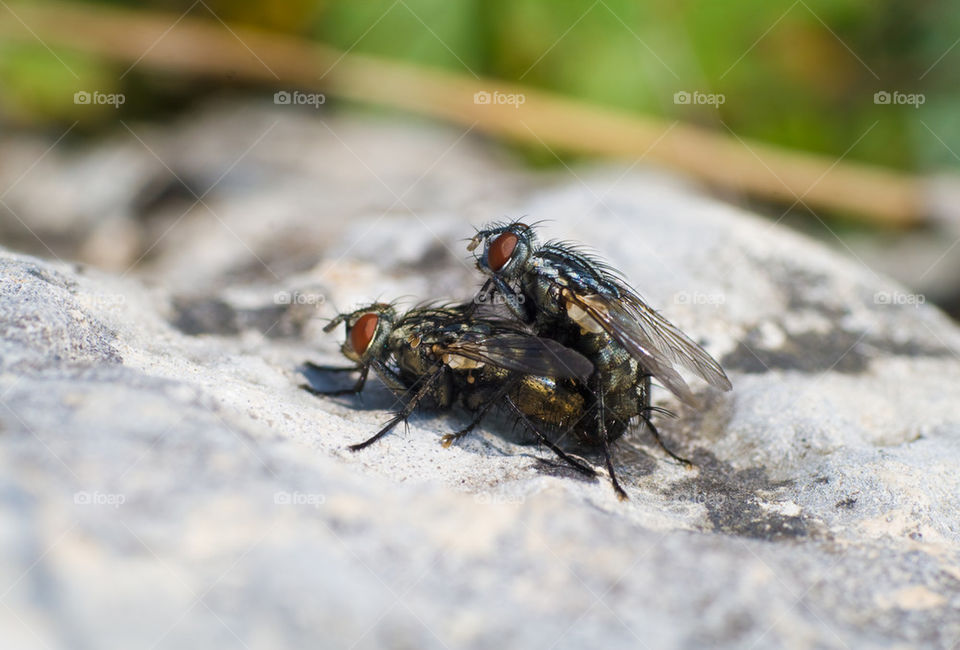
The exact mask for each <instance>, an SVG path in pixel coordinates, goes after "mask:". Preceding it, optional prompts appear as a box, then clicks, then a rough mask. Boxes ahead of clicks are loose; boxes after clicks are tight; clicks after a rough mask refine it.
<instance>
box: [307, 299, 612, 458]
mask: <svg viewBox="0 0 960 650" xmlns="http://www.w3.org/2000/svg"><path fill="white" fill-rule="evenodd" d="M472 310H473V306H472V305H469V306H468V305H460V306H454V307H428V308H419V309H412V310H410V311H408V312H406V313H405V314H403V315H398V314H397V312H396V310H395V309H394V307H393V306H392V305H389V304H384V303H375V304H372V305H370V306H368V307H364V308H362V309H358V310H356V311H354V312H351V313H348V314H339V315H338V316H336V317H335V318H334V319H333V320H332V321H331V322H330V323H329V324H327V326H326V327H324V331H327V332H329V331H331V330H333V329H334V328H335V327H336V326H337V325H339V324H340V323H345V325H346V340H345V342H344V343H343V346H342V347H341V352H342V353H343V354H344V356H346V357H347V358H348V359H350V360H351V361H353V362H354V363H355V364H356V365H355V366H350V367H331V366H317V365H314V364H312V363H309V362H307V363H306V364H305V365H306V366H307V367H308V368H311V369H313V370H317V371H321V372H347V371H357V372H359V373H360V376H359V378H358V379H357V382H356V383H355V384H354V386H353V387H352V388H347V389H343V390H335V391H319V390H316V389H314V388H312V387H310V386H308V385H302V386H301V387H302V388H304V389H305V390H307V391H309V392H311V393H313V394H315V395H344V394H356V393H359V392H360V391H362V390H363V387H364V385H365V383H366V380H367V376H368V374H369V372H370V369H371V368H372V369H373V371H374V372H375V373H376V374H377V376H378V377H380V379H381V380H382V381H383V382H384V383H385V384H386V385H387V387H388V388H390V389H391V390H392V391H393V392H394V393H395V394H397V395H398V396H399V397H401V399H403V400H404V404H403V406H402V407H401V408H400V409H398V410H397V411H396V412H395V413H394V416H393V417H392V418H391V419H390V421H389V422H387V424H386V425H384V427H383V428H381V429H380V430H379V431H378V432H377V433H376V434H374V435H373V436H371V437H370V438H368V439H367V440H364V441H363V442H359V443H357V444H354V445H351V446H350V449H351V450H353V451H357V450H360V449H363V448H364V447H367V446H368V445H370V444H372V443H374V442H376V441H377V440H379V439H380V438H382V437H383V436H384V435H386V434H387V433H389V432H390V430H391V429H393V428H394V427H395V426H396V425H397V424H399V423H400V422H405V421H406V420H407V418H408V417H409V416H410V415H411V414H412V413H413V411H414V409H415V408H417V406H420V405H423V406H430V407H433V408H439V409H445V408H449V407H451V406H453V405H455V404H459V405H461V406H463V407H464V408H465V409H466V410H468V411H469V412H470V413H471V414H472V420H471V422H470V424H469V425H468V426H467V427H466V428H464V429H462V430H460V431H457V432H456V433H452V434H447V435H445V436H443V438H442V439H441V442H442V443H443V446H444V447H449V446H450V444H451V443H452V442H453V441H454V440H456V439H458V438H460V437H462V436H464V435H466V434H467V433H469V432H470V431H472V430H473V429H474V428H475V427H476V426H477V425H478V424H479V423H480V421H481V420H482V419H483V417H484V415H486V414H487V412H488V411H489V410H490V409H491V407H493V406H501V407H503V408H505V410H506V411H507V412H509V413H511V414H513V415H515V416H517V417H518V418H519V419H520V420H521V421H523V422H524V423H525V424H526V425H527V427H528V428H529V429H530V430H531V432H532V433H533V434H534V436H536V438H537V440H539V441H540V442H541V443H543V444H545V445H546V446H548V447H549V448H550V449H551V450H553V451H554V453H556V454H557V455H558V456H559V457H560V458H561V459H563V460H564V461H566V462H567V463H569V464H570V465H571V466H573V467H574V468H575V469H577V470H578V471H580V472H581V473H583V474H586V475H588V476H594V475H595V473H594V471H593V470H592V469H591V468H590V467H589V466H587V465H585V464H584V463H582V462H581V461H579V460H577V459H575V458H573V457H571V456H569V455H568V454H566V453H565V452H564V451H563V450H561V449H560V448H559V447H558V446H557V445H556V444H555V443H554V442H553V441H552V440H551V439H550V438H549V437H548V436H547V435H545V434H544V433H543V432H542V431H541V428H544V429H551V430H557V429H561V428H567V427H570V426H572V425H573V424H574V423H575V422H576V421H577V420H580V419H581V418H582V417H583V415H584V413H585V409H584V406H585V400H584V396H583V395H584V391H583V389H582V386H583V383H584V382H585V381H586V378H587V377H589V376H590V375H591V373H592V372H593V365H592V364H591V363H590V361H588V360H587V359H586V358H585V357H584V356H583V355H581V354H580V353H578V352H575V351H574V350H571V349H569V348H566V347H564V346H563V345H561V344H559V343H557V342H556V341H553V340H550V339H543V338H539V337H537V336H533V335H532V334H529V333H528V332H525V331H524V330H521V329H519V328H517V327H516V326H513V325H512V324H510V323H508V322H503V321H497V320H492V319H486V318H481V317H477V316H474V315H472V314H471V312H472Z"/></svg>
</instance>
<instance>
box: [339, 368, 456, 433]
mask: <svg viewBox="0 0 960 650" xmlns="http://www.w3.org/2000/svg"><path fill="white" fill-rule="evenodd" d="M442 376H443V369H442V368H441V369H440V370H437V371H436V372H434V373H433V374H432V375H430V376H429V377H427V379H426V381H424V382H423V384H421V386H420V388H419V389H418V390H417V392H416V394H414V396H413V397H411V398H410V400H409V401H407V403H406V404H404V405H403V408H402V409H400V410H399V411H397V412H396V413H395V414H394V416H393V417H392V418H390V421H389V422H387V423H386V424H385V425H384V426H383V428H382V429H380V430H379V431H377V432H376V433H375V434H373V436H371V437H370V438H367V439H366V440H364V441H363V442H358V443H356V444H353V445H350V446H349V447H348V449H349V450H350V451H360V450H361V449H363V448H364V447H369V446H370V445H372V444H373V443H375V442H376V441H377V440H379V439H380V438H382V437H384V436H385V435H387V434H388V433H390V431H391V430H392V429H393V427H395V426H397V425H398V424H400V423H401V422H405V421H406V420H407V418H409V417H410V415H411V414H412V413H413V411H414V409H416V408H417V404H419V403H420V402H421V401H423V399H424V398H425V397H426V396H427V395H429V394H430V390H431V388H433V385H434V384H435V383H436V382H437V380H438V379H439V378H440V377H442Z"/></svg>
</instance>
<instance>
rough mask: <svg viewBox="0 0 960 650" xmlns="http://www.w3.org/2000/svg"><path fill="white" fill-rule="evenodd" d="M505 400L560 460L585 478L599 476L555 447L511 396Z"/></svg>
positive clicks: (590, 468)
mask: <svg viewBox="0 0 960 650" xmlns="http://www.w3.org/2000/svg"><path fill="white" fill-rule="evenodd" d="M504 399H505V400H506V402H507V404H508V405H509V406H510V408H512V409H513V410H514V412H515V413H516V414H517V415H519V416H520V419H521V420H523V422H524V424H526V425H527V428H528V429H530V431H532V432H533V435H534V436H536V438H537V440H538V441H540V442H541V443H543V444H544V445H546V446H547V447H549V448H550V451H552V452H553V453H555V454H556V455H557V457H559V458H560V460H562V461H564V462H565V463H567V464H568V465H570V466H571V467H573V468H574V469H575V470H577V471H578V472H580V473H581V474H583V475H584V476H589V477H594V476H596V475H597V473H596V472H595V471H593V468H592V467H588V466H587V465H584V464H583V463H581V462H580V461H579V460H577V459H576V458H574V457H573V456H571V455H569V454H567V453H566V452H565V451H563V450H562V449H560V447H558V446H557V445H555V444H554V443H553V441H552V440H550V438H548V437H546V436H545V435H543V433H541V432H540V430H539V429H537V427H535V426H533V424H532V423H531V422H530V421H529V420H528V419H527V416H526V415H524V413H523V411H521V410H520V407H518V406H517V405H516V404H515V403H514V401H513V400H512V399H510V396H509V395H507V396H505V397H504Z"/></svg>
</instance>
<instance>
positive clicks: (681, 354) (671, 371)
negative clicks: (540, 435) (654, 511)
mask: <svg viewBox="0 0 960 650" xmlns="http://www.w3.org/2000/svg"><path fill="white" fill-rule="evenodd" d="M481 244H483V247H482V248H480V250H479V252H477V253H474V254H475V256H476V257H477V267H478V268H479V269H480V270H481V271H482V272H483V273H484V274H486V275H487V281H486V283H485V284H484V285H483V288H482V289H481V291H480V295H479V296H478V298H477V302H482V301H485V300H487V299H488V296H489V294H490V293H491V292H495V293H499V294H501V295H502V296H504V300H503V302H504V304H506V305H507V307H508V308H509V309H510V311H511V312H513V314H514V315H515V316H516V317H517V318H519V319H520V320H521V321H522V322H523V323H525V324H527V325H530V326H532V328H533V331H534V333H535V334H537V335H538V336H542V337H545V338H551V339H554V340H555V341H557V342H558V343H561V344H562V345H564V346H568V347H570V348H572V349H574V350H576V351H578V352H580V353H581V354H583V355H584V356H585V357H586V358H587V359H589V360H590V362H591V363H592V364H593V366H594V372H593V374H592V375H591V377H590V378H589V380H588V386H589V388H590V395H591V396H592V400H593V403H592V404H591V407H593V408H594V409H595V411H596V415H595V418H594V422H593V424H592V426H591V427H590V430H589V432H588V436H587V437H588V438H590V439H591V441H592V442H593V443H595V444H599V445H600V446H601V447H602V449H603V453H604V458H605V460H606V465H607V471H608V473H609V474H610V479H611V481H612V482H613V485H614V489H615V490H616V491H617V494H618V495H619V496H620V497H621V498H626V493H625V492H624V491H623V488H622V487H620V484H619V482H618V481H617V478H616V475H615V473H614V470H613V463H612V461H611V458H610V443H611V442H613V441H614V440H616V439H618V438H619V437H620V436H622V435H623V434H624V433H625V432H626V430H627V428H628V426H629V423H630V422H631V420H633V419H634V418H639V419H640V420H641V421H642V422H643V423H644V424H645V425H646V426H647V427H648V428H649V430H650V432H651V433H652V434H653V436H654V439H655V440H656V441H657V443H658V444H659V445H660V446H661V447H662V448H663V449H664V451H666V452H667V453H668V454H669V455H670V456H672V457H673V458H675V459H677V460H679V461H681V462H684V463H687V464H689V461H687V460H686V459H684V458H681V457H680V456H678V455H677V454H675V453H673V452H672V451H671V450H670V449H668V448H667V447H666V445H664V443H663V440H662V439H661V438H660V435H659V432H658V431H657V429H656V427H655V426H654V425H653V423H652V422H651V420H650V417H651V415H652V414H653V413H654V412H657V411H662V409H658V408H657V407H655V406H651V400H650V388H651V380H652V379H653V378H656V379H657V380H659V381H660V382H661V383H662V384H663V385H664V386H665V387H666V388H667V389H668V390H670V392H671V393H673V394H674V395H676V396H677V397H678V398H679V399H680V400H681V401H683V402H686V403H688V404H693V403H695V400H694V398H693V394H692V392H691V391H690V388H689V387H688V386H687V383H686V382H685V381H684V379H683V377H681V376H680V373H679V372H678V371H677V368H678V367H682V368H685V369H687V370H690V371H692V372H693V373H695V374H696V375H698V376H699V377H701V378H702V379H704V380H705V381H706V382H707V383H709V384H710V385H711V386H714V387H716V388H719V389H721V390H730V389H731V388H732V386H731V384H730V380H729V379H728V378H727V376H726V374H725V373H724V372H723V369H722V368H721V367H720V365H719V364H718V363H717V362H716V361H715V360H714V359H713V358H712V357H711V356H710V355H709V354H707V352H706V351H704V350H703V349H702V348H701V347H700V346H698V345H697V344H696V343H694V342H693V341H692V340H690V338H689V337H687V335H686V334H684V333H683V332H681V331H680V330H679V329H678V328H677V327H676V326H675V325H673V324H672V323H670V322H669V321H668V320H667V319H665V318H664V317H663V316H661V315H660V314H659V313H657V312H656V311H655V310H654V309H652V308H651V307H650V306H649V305H647V304H646V303H645V302H644V301H643V300H642V299H641V298H640V297H639V296H638V295H637V293H636V292H635V291H634V290H633V289H631V288H630V287H629V286H628V285H627V283H626V281H625V280H624V279H623V277H622V276H621V275H620V274H619V273H617V272H616V271H615V270H613V269H612V268H611V267H610V266H609V265H607V264H606V263H604V262H603V261H601V260H599V259H597V258H596V257H594V256H592V255H590V254H588V253H585V252H584V251H582V250H581V249H579V248H578V247H577V246H575V245H573V244H569V243H565V242H548V243H545V244H539V243H538V241H537V238H536V235H535V233H534V230H533V228H532V227H531V226H528V225H526V224H524V223H520V222H511V223H506V224H493V225H491V226H490V227H488V228H486V229H484V230H481V231H479V232H478V233H477V234H476V235H475V236H474V237H473V239H472V240H471V241H470V244H469V245H468V247H467V248H468V250H471V251H474V250H476V249H478V248H479V247H480V245H481Z"/></svg>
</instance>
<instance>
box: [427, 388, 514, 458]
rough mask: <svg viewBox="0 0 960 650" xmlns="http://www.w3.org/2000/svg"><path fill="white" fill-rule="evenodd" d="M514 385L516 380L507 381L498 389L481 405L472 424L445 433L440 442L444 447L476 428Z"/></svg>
mask: <svg viewBox="0 0 960 650" xmlns="http://www.w3.org/2000/svg"><path fill="white" fill-rule="evenodd" d="M513 386H514V382H507V384H506V385H504V387H503V388H501V389H500V390H499V391H497V394H496V395H494V396H493V397H492V398H490V399H489V400H487V401H486V402H485V403H484V404H483V405H481V406H480V408H479V409H477V413H476V415H474V416H473V420H471V421H470V424H468V425H467V426H466V427H464V428H463V429H460V430H459V431H455V432H454V433H448V434H446V435H444V436H443V437H442V438H440V444H441V445H443V446H444V447H449V446H450V445H452V444H453V443H454V441H456V440H459V439H460V438H462V437H464V436H465V435H467V434H468V433H470V432H471V431H473V430H474V429H476V428H477V425H478V424H480V420H482V419H483V417H484V416H485V415H486V414H487V411H489V410H490V407H492V406H493V405H494V404H496V403H497V402H499V401H500V400H501V399H503V396H504V395H506V394H507V393H508V392H509V391H510V389H511V388H513Z"/></svg>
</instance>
